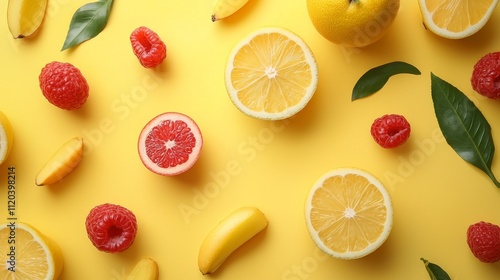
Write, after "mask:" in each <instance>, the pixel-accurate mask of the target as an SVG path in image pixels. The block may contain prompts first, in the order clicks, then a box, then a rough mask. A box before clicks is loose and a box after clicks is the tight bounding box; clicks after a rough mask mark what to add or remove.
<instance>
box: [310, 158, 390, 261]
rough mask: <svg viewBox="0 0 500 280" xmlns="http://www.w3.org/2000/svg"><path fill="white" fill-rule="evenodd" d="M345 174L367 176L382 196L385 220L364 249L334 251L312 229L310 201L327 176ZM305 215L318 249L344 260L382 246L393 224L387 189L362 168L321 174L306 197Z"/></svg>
mask: <svg viewBox="0 0 500 280" xmlns="http://www.w3.org/2000/svg"><path fill="white" fill-rule="evenodd" d="M347 174H357V175H361V176H363V177H365V178H367V179H368V180H369V182H370V183H371V184H373V185H374V186H376V187H377V189H378V190H379V191H380V193H381V194H382V196H383V198H384V204H385V206H386V211H387V212H386V220H385V223H384V230H383V232H382V233H381V235H380V236H379V238H378V239H377V240H376V241H375V242H373V243H371V244H369V245H368V246H367V247H366V248H364V250H361V251H347V252H336V251H334V250H332V249H331V248H329V247H328V246H327V245H326V244H325V243H324V242H323V241H322V240H321V238H320V237H319V234H318V232H317V231H316V229H314V227H313V225H312V223H311V219H310V215H311V210H312V204H311V202H312V198H313V196H314V194H315V192H316V190H318V189H319V188H320V187H322V186H323V183H324V182H325V180H327V179H328V178H330V177H332V176H338V175H340V176H345V175H347ZM305 216H306V219H305V220H306V225H307V230H308V232H309V235H310V237H311V239H312V240H313V241H314V243H315V244H316V246H317V247H318V248H319V249H321V250H322V251H323V252H324V253H326V254H328V255H330V256H332V257H334V258H337V259H344V260H352V259H359V258H362V257H365V256H367V255H369V254H371V253H373V252H374V251H376V250H377V249H378V248H379V247H380V246H382V244H384V243H385V241H386V240H387V238H388V237H389V235H390V233H391V230H392V224H393V209H392V200H391V196H390V194H389V191H388V190H387V189H386V188H385V186H384V185H383V184H382V182H381V181H380V180H379V179H378V178H376V177H375V176H374V175H372V174H371V173H369V172H367V171H365V170H362V169H358V168H338V169H333V170H331V171H329V172H326V173H325V174H324V175H323V176H321V177H320V178H319V179H317V181H316V182H315V183H314V185H313V186H312V188H311V189H310V191H309V194H308V196H307V199H306V205H305Z"/></svg>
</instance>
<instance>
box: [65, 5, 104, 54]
mask: <svg viewBox="0 0 500 280" xmlns="http://www.w3.org/2000/svg"><path fill="white" fill-rule="evenodd" d="M112 4H113V0H101V1H97V2H93V3H88V4H85V5H83V6H81V7H80V8H79V9H78V10H76V12H75V14H74V15H73V18H71V23H70V25H69V30H68V34H67V35H66V40H65V41H64V44H63V47H62V49H61V51H64V50H66V49H68V48H71V47H74V46H76V45H78V44H80V43H82V42H84V41H87V40H89V39H92V38H94V37H95V36H97V35H98V34H99V33H101V31H102V30H103V29H104V27H105V26H106V23H107V22H108V18H109V12H110V10H111V6H112Z"/></svg>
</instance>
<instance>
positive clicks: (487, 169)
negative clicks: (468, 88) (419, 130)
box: [431, 73, 500, 188]
mask: <svg viewBox="0 0 500 280" xmlns="http://www.w3.org/2000/svg"><path fill="white" fill-rule="evenodd" d="M431 89H432V90H431V91H432V100H433V103H434V112H435V114H436V118H437V121H438V124H439V127H440V129H441V132H442V133H443V136H444V138H445V139H446V142H447V143H448V145H450V146H451V147H452V148H453V150H455V152H456V153H457V154H458V155H459V156H460V157H461V158H462V159H464V160H465V161H467V162H469V163H470V164H472V165H474V166H476V167H477V168H479V169H481V170H482V171H483V172H484V173H486V174H487V175H488V176H489V177H490V178H491V180H492V181H493V183H494V184H495V185H496V186H497V187H498V188H500V182H498V181H497V179H496V178H495V176H494V175H493V172H492V171H491V164H492V162H493V155H494V153H495V145H494V143H493V138H492V136H491V127H490V124H489V123H488V121H487V120H486V118H485V117H484V116H483V114H482V113H481V111H480V110H479V109H478V108H477V107H476V106H475V105H474V103H473V102H472V101H471V100H469V99H468V98H467V96H466V95H465V94H464V93H462V92H461V91H460V90H459V89H457V88H456V87H454V86H453V85H451V84H449V83H448V82H446V81H444V80H442V79H441V78H439V77H437V76H436V75H434V74H433V73H431Z"/></svg>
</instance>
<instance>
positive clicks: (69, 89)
mask: <svg viewBox="0 0 500 280" xmlns="http://www.w3.org/2000/svg"><path fill="white" fill-rule="evenodd" d="M38 80H39V83H40V89H41V90H42V93H43V95H44V96H45V98H47V100H48V101H49V102H50V103H52V104H54V105H55V106H57V107H59V108H61V109H65V110H76V109H78V108H80V107H81V106H82V105H83V103H85V101H87V98H88V97H89V85H88V84H87V80H85V77H83V75H82V73H81V72H80V70H79V69H78V68H76V67H75V66H73V65H72V64H70V63H65V62H57V61H53V62H50V63H48V64H47V65H45V66H44V67H43V68H42V71H41V73H40V76H39V77H38Z"/></svg>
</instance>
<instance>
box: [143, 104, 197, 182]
mask: <svg viewBox="0 0 500 280" xmlns="http://www.w3.org/2000/svg"><path fill="white" fill-rule="evenodd" d="M202 146H203V138H202V135H201V131H200V128H199V127H198V125H197V124H196V123H195V122H194V121H193V119H191V118H190V117H188V116H186V115H184V114H181V113H176V112H167V113H163V114H160V115H158V116H156V117H154V118H153V119H152V120H150V121H149V122H148V123H147V124H146V125H145V126H144V128H143V129H142V131H141V134H140V135H139V143H138V149H139V157H140V158H141V161H142V163H143V164H144V165H145V166H146V167H147V168H148V169H149V170H151V171H152V172H154V173H156V174H160V175H164V176H173V175H177V174H180V173H183V172H185V171H187V170H188V169H190V168H191V167H192V166H193V165H194V164H195V163H196V161H197V160H198V157H199V156H200V152H201V147H202Z"/></svg>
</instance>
